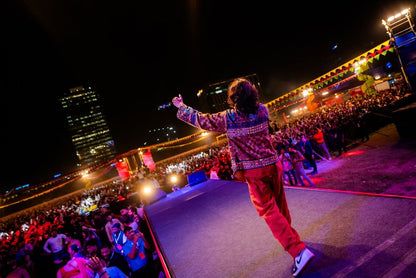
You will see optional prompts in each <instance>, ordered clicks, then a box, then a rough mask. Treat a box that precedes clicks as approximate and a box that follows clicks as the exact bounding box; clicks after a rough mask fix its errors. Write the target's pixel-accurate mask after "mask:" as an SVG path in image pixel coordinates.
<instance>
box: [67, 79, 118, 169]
mask: <svg viewBox="0 0 416 278" xmlns="http://www.w3.org/2000/svg"><path fill="white" fill-rule="evenodd" d="M60 102H61V105H62V108H63V109H64V112H65V116H66V119H67V122H68V127H69V132H70V134H71V140H72V143H73V145H74V148H75V152H76V155H77V157H78V160H79V163H78V166H79V167H87V166H91V165H94V164H96V163H99V162H101V161H104V160H106V159H109V158H113V157H114V156H115V154H116V150H115V146H114V141H113V139H112V137H111V134H110V129H109V127H108V124H107V122H106V119H105V116H104V111H103V106H102V103H101V101H100V97H99V95H98V94H97V92H96V91H95V90H93V89H91V88H90V87H88V88H84V87H82V86H79V87H75V88H71V89H69V92H67V93H65V94H64V96H63V97H62V98H61V99H60Z"/></svg>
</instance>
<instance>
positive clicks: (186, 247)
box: [145, 180, 416, 278]
mask: <svg viewBox="0 0 416 278" xmlns="http://www.w3.org/2000/svg"><path fill="white" fill-rule="evenodd" d="M285 191H286V196H287V199H288V203H289V208H290V210H291V215H292V225H293V226H294V227H295V229H297V231H298V232H299V234H300V236H301V238H302V239H303V240H304V241H305V243H306V244H307V246H308V247H309V248H310V249H311V250H312V251H313V252H314V253H315V255H316V257H315V259H314V260H313V261H312V262H311V263H310V265H308V267H307V269H306V270H305V271H304V272H303V273H302V277H331V278H332V277H354V278H357V277H377V278H379V277H416V200H412V199H402V198H389V197H379V196H366V195H359V194H350V193H343V192H331V191H324V190H319V189H308V188H293V187H287V188H285ZM145 213H146V216H147V218H148V221H149V223H150V225H151V229H152V232H153V233H154V235H155V238H156V240H157V243H158V245H159V248H160V250H161V255H162V256H163V257H164V260H165V261H166V264H167V266H168V269H169V272H170V276H171V277H177V278H195V277H210V278H211V277H215V278H216V277H239V278H241V277H253V278H259V277H260V278H268V277H274V278H276V277H291V266H292V258H291V256H290V255H289V254H288V253H286V252H285V251H284V250H283V248H282V247H281V245H280V244H279V243H278V242H277V241H276V240H275V239H274V237H273V236H272V234H271V232H270V230H269V228H268V227H267V225H266V223H265V221H264V220H263V219H262V218H260V217H259V216H258V215H257V212H256V211H255V209H254V207H253V205H252V204H251V202H250V198H249V195H248V190H247V185H246V184H245V183H240V182H235V181H223V180H208V181H205V182H202V183H199V184H197V185H194V186H192V187H185V188H182V189H181V190H180V191H177V192H173V193H171V194H169V195H168V196H167V197H166V198H164V199H162V200H159V201H158V202H156V203H154V204H152V205H149V206H146V207H145Z"/></svg>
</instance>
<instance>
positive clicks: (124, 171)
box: [116, 161, 130, 181]
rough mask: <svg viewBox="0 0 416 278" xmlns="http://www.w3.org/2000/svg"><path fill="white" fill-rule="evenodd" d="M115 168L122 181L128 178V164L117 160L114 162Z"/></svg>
mask: <svg viewBox="0 0 416 278" xmlns="http://www.w3.org/2000/svg"><path fill="white" fill-rule="evenodd" d="M116 168H117V171H118V175H119V176H120V178H121V180H122V181H124V180H126V179H128V178H130V172H129V166H128V165H127V163H126V162H125V161H118V162H117V163H116Z"/></svg>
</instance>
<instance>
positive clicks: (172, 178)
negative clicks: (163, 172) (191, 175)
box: [170, 175, 178, 184]
mask: <svg viewBox="0 0 416 278" xmlns="http://www.w3.org/2000/svg"><path fill="white" fill-rule="evenodd" d="M177 181H178V176H176V175H172V176H171V177H170V182H171V183H172V184H175V183H176V182H177Z"/></svg>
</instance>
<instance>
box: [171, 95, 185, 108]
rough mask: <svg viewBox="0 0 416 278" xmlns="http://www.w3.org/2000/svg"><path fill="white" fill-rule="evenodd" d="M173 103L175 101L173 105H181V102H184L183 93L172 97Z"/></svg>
mask: <svg viewBox="0 0 416 278" xmlns="http://www.w3.org/2000/svg"><path fill="white" fill-rule="evenodd" d="M172 103H173V105H175V106H176V107H179V106H180V105H181V103H183V99H182V95H181V94H179V96H177V97H174V98H173V99H172Z"/></svg>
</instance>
